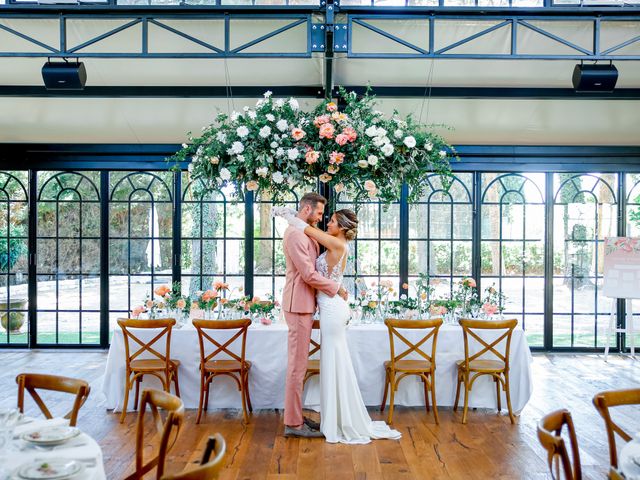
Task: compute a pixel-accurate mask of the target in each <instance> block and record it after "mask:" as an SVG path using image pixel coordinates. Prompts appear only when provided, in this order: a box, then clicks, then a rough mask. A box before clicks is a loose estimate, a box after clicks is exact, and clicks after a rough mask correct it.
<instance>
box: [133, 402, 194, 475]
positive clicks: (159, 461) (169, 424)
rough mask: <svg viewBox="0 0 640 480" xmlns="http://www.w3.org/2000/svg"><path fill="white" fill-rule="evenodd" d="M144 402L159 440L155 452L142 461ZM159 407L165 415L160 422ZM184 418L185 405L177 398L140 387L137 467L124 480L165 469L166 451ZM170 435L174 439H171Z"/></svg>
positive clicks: (172, 442)
mask: <svg viewBox="0 0 640 480" xmlns="http://www.w3.org/2000/svg"><path fill="white" fill-rule="evenodd" d="M147 405H149V409H150V410H151V414H152V416H153V423H154V425H155V426H156V429H157V433H158V435H160V442H159V445H158V450H157V453H156V455H155V456H154V457H153V458H151V460H149V461H147V462H146V463H145V462H144V458H143V457H144V449H145V446H148V442H147V443H146V444H145V441H144V417H145V412H146V410H147ZM159 408H161V409H163V410H166V411H167V417H166V419H165V421H164V423H163V422H162V418H161V416H160V412H159V411H158V409H159ZM183 420H184V405H183V403H182V400H180V398H178V397H176V396H175V395H171V394H170V393H167V392H163V391H161V390H143V391H142V397H141V399H140V412H138V423H137V425H136V470H135V472H133V473H132V474H131V475H129V476H128V477H126V479H125V480H139V479H142V478H144V476H145V475H146V474H147V473H149V472H150V471H151V470H152V469H153V468H155V467H157V471H156V478H157V479H159V478H161V477H162V474H163V473H164V468H165V461H166V458H167V453H169V451H170V450H171V448H172V447H173V445H174V444H175V443H176V440H177V439H178V434H179V433H180V427H181V425H182V422H183ZM171 437H173V439H171Z"/></svg>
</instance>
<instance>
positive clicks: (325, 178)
mask: <svg viewBox="0 0 640 480" xmlns="http://www.w3.org/2000/svg"><path fill="white" fill-rule="evenodd" d="M332 178H333V177H332V176H331V175H329V174H328V173H323V174H322V175H320V178H319V180H320V181H321V182H322V183H327V182H328V181H330V180H331V179H332Z"/></svg>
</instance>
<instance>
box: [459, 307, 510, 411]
mask: <svg viewBox="0 0 640 480" xmlns="http://www.w3.org/2000/svg"><path fill="white" fill-rule="evenodd" d="M516 325H518V320H516V319H515V318H514V319H510V320H471V319H464V318H462V319H460V326H461V327H462V332H463V336H464V360H459V361H458V362H456V364H457V366H458V381H457V388H456V399H455V402H454V405H453V411H454V412H455V411H457V410H458V400H459V399H460V385H464V409H463V411H462V423H467V412H468V410H469V394H470V393H471V389H472V387H473V383H474V382H475V381H476V380H477V379H478V377H481V376H483V375H489V376H491V377H492V378H493V381H494V382H495V384H496V397H497V404H498V413H500V411H501V410H502V405H501V398H500V387H502V389H503V390H504V392H505V396H506V398H507V409H508V410H509V419H510V420H511V423H515V417H514V416H513V411H512V409H511V393H510V390H509V353H510V351H511V337H512V334H513V330H514V329H515V328H516ZM482 330H485V331H486V330H505V332H504V333H503V334H502V335H500V336H499V337H498V338H496V339H495V340H493V341H491V342H487V341H485V340H484V339H483V338H482V337H481V336H480V335H479V334H478V333H477V332H478V331H482ZM470 338H471V339H472V341H475V342H477V343H479V344H480V345H481V346H482V348H481V349H480V350H479V351H478V352H476V353H474V354H470V353H469V339H470ZM503 342H504V343H505V344H506V346H505V351H504V354H503V353H501V352H500V351H499V350H498V349H499V347H500V344H501V343H503ZM485 354H490V355H492V356H493V357H495V358H494V359H491V360H490V359H486V358H481V357H483V356H484V355H485Z"/></svg>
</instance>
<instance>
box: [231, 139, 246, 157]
mask: <svg viewBox="0 0 640 480" xmlns="http://www.w3.org/2000/svg"><path fill="white" fill-rule="evenodd" d="M231 151H232V152H233V154H234V155H239V154H241V153H242V152H244V145H243V144H242V143H240V142H233V143H232V144H231Z"/></svg>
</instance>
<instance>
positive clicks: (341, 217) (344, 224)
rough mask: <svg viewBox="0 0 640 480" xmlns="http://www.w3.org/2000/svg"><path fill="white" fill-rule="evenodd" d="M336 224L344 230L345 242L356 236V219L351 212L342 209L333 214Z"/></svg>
mask: <svg viewBox="0 0 640 480" xmlns="http://www.w3.org/2000/svg"><path fill="white" fill-rule="evenodd" d="M334 215H335V216H336V222H338V225H339V226H340V228H342V229H343V230H344V236H345V238H346V239H347V240H353V239H354V238H356V236H357V235H358V217H357V215H356V214H355V213H353V211H352V210H348V209H346V208H345V209H342V210H338V211H337V212H335V213H334Z"/></svg>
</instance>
